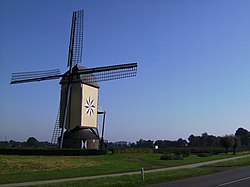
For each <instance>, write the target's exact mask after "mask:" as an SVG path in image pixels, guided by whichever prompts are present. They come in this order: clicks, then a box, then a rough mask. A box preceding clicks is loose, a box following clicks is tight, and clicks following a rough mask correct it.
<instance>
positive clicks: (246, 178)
mask: <svg viewBox="0 0 250 187" xmlns="http://www.w3.org/2000/svg"><path fill="white" fill-rule="evenodd" d="M248 179H250V177H245V178H242V179H238V180H235V181H231V182H227V183H224V184H220V185H218V186H226V185H229V184H233V183H236V182H240V181H244V180H248Z"/></svg>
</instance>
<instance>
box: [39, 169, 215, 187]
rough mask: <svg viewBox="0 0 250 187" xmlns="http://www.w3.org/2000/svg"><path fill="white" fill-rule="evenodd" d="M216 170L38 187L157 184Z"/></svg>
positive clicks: (129, 176)
mask: <svg viewBox="0 0 250 187" xmlns="http://www.w3.org/2000/svg"><path fill="white" fill-rule="evenodd" d="M213 172H214V170H213V169H211V168H209V169H207V168H206V169H205V168H193V169H182V170H172V171H163V172H157V173H146V174H145V180H144V181H142V179H141V176H140V175H126V176H121V177H106V178H100V179H94V180H93V179H92V180H81V181H74V182H64V183H55V184H46V185H36V187H45V186H47V187H57V186H58V187H59V186H60V187H61V186H62V187H71V186H84V187H100V186H102V187H134V186H143V185H146V184H156V183H160V182H166V181H172V180H177V179H183V178H188V177H195V176H200V175H206V174H211V173H213Z"/></svg>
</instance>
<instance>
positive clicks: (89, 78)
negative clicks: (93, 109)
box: [60, 64, 99, 88]
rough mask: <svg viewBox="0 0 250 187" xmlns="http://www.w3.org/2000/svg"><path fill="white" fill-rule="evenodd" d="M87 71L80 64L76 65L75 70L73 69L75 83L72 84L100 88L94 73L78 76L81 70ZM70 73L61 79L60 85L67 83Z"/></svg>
mask: <svg viewBox="0 0 250 187" xmlns="http://www.w3.org/2000/svg"><path fill="white" fill-rule="evenodd" d="M84 69H87V68H86V67H84V66H81V65H79V64H76V65H75V66H74V67H73V68H72V74H73V75H74V76H73V81H72V82H79V81H80V82H82V83H83V84H87V85H90V86H93V87H96V88H99V85H98V83H97V80H96V78H95V76H94V75H93V74H92V73H88V74H80V75H79V74H78V72H79V71H80V70H84ZM68 73H69V71H67V72H66V73H64V77H63V78H62V79H61V81H60V84H62V83H67V82H68V81H67V74H68Z"/></svg>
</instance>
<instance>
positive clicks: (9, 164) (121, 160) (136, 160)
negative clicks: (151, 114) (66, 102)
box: [0, 154, 232, 184]
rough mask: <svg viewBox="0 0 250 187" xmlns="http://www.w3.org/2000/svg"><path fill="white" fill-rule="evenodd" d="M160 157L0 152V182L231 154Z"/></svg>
mask: <svg viewBox="0 0 250 187" xmlns="http://www.w3.org/2000/svg"><path fill="white" fill-rule="evenodd" d="M160 156H161V155H160V154H113V155H100V156H16V155H0V183H1V184H4V183H14V182H24V181H37V180H46V179H58V178H70V177H78V176H93V175H102V174H110V173H122V172H129V171H139V170H140V169H141V167H144V168H145V170H149V169H155V168H163V167H171V166H178V165H185V164H192V163H197V162H204V161H209V160H216V159H221V158H227V157H230V156H232V155H225V154H219V155H214V156H211V157H198V156H196V155H191V156H189V157H187V158H185V159H184V160H172V161H166V160H160ZM197 169H198V170H196V171H197V172H198V173H202V172H205V173H207V172H208V173H209V172H211V170H209V171H208V170H206V171H202V170H203V169H202V168H197ZM194 170H195V169H194ZM192 173H193V174H195V173H196V172H195V171H193V172H192ZM198 173H197V174H198ZM128 177H129V176H128Z"/></svg>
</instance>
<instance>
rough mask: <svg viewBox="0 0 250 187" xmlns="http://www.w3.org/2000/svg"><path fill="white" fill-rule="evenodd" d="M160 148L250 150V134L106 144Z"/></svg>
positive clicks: (43, 144)
mask: <svg viewBox="0 0 250 187" xmlns="http://www.w3.org/2000/svg"><path fill="white" fill-rule="evenodd" d="M52 146H53V144H51V143H50V142H47V141H45V142H39V141H38V140H37V139H36V138H34V137H29V138H28V140H27V141H26V142H18V141H13V140H10V141H0V147H52ZM155 146H158V148H168V147H199V148H206V147H224V148H225V149H226V152H227V150H228V149H229V148H233V149H235V148H236V147H237V148H244V149H250V132H249V131H248V130H246V129H244V128H238V129H237V130H236V132H235V134H230V135H225V136H214V135H209V134H207V133H203V134H201V135H200V136H199V135H198V136H195V135H193V134H191V135H190V136H189V138H188V140H185V139H182V138H179V139H178V140H174V141H172V140H156V141H153V140H144V139H140V140H138V141H136V142H132V143H131V142H126V141H119V142H108V141H106V142H105V147H106V148H115V147H139V148H140V147H142V148H146V147H150V148H152V147H155Z"/></svg>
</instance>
